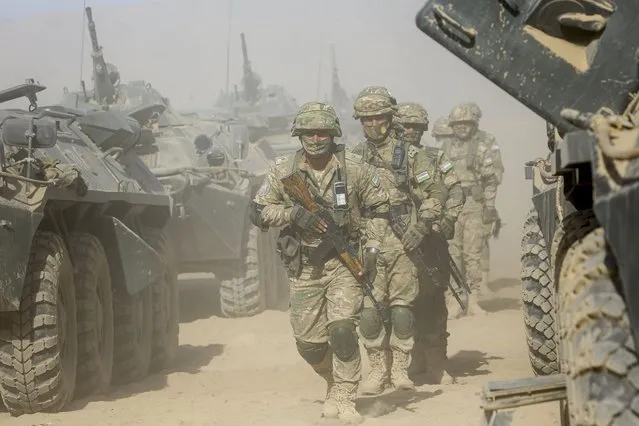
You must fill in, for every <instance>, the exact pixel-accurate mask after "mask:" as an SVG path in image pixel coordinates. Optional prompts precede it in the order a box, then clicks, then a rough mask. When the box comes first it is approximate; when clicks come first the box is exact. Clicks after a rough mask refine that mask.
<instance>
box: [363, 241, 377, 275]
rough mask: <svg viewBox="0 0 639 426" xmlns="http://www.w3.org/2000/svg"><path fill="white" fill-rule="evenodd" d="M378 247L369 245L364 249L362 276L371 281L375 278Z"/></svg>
mask: <svg viewBox="0 0 639 426" xmlns="http://www.w3.org/2000/svg"><path fill="white" fill-rule="evenodd" d="M378 253H379V249H377V248H372V247H369V248H367V249H365V250H364V265H363V266H364V276H365V277H366V278H367V279H368V280H369V281H370V282H371V283H372V282H375V278H377V254H378Z"/></svg>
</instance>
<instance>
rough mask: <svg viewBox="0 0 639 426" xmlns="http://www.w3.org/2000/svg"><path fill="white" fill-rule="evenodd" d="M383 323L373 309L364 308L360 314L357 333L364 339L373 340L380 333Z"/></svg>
mask: <svg viewBox="0 0 639 426" xmlns="http://www.w3.org/2000/svg"><path fill="white" fill-rule="evenodd" d="M383 325H384V321H382V318H381V317H380V315H379V312H377V309H375V308H364V309H362V313H361V314H360V320H359V332H360V333H362V337H364V338H365V339H369V340H373V339H376V338H377V336H379V333H381V332H382V327H383Z"/></svg>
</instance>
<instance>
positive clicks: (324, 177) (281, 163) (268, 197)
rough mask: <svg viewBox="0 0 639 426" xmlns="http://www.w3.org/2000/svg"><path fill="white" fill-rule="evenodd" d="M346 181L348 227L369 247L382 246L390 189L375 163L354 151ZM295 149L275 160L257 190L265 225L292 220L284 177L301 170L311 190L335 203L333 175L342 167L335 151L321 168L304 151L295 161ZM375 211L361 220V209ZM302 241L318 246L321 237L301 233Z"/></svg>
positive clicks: (291, 205)
mask: <svg viewBox="0 0 639 426" xmlns="http://www.w3.org/2000/svg"><path fill="white" fill-rule="evenodd" d="M345 157H346V161H345V162H346V182H347V185H346V187H347V200H348V205H349V209H348V212H347V214H346V218H345V219H346V227H347V228H348V229H347V231H348V233H349V235H350V236H352V237H354V238H358V239H363V240H364V241H365V242H366V247H377V248H379V247H380V245H381V242H382V240H383V237H384V233H385V229H386V227H387V226H388V221H387V220H386V219H385V218H381V216H385V215H387V214H388V193H387V192H386V191H385V190H384V188H383V187H382V186H381V184H380V179H379V177H378V175H377V173H376V171H375V169H374V168H373V167H369V166H366V165H361V164H356V163H355V162H354V161H353V158H352V155H350V154H349V153H346V155H345ZM297 158H298V157H297V156H296V153H293V154H290V155H288V156H286V157H280V158H277V159H276V160H275V164H274V165H273V166H272V167H271V168H270V169H269V172H268V174H267V177H266V179H265V180H264V183H263V184H262V186H261V187H260V189H259V190H258V192H257V194H256V196H255V199H254V201H255V202H256V203H257V204H261V205H263V206H264V208H263V210H262V213H261V215H262V221H263V223H264V224H265V225H266V226H270V227H277V226H284V225H288V224H290V223H291V222H290V212H291V208H292V207H293V205H294V203H293V201H292V200H291V199H290V198H289V196H288V195H287V194H286V193H285V192H284V187H283V185H282V182H281V181H280V179H281V178H283V177H284V176H286V175H288V174H289V173H291V172H293V171H294V170H296V169H297V170H300V171H301V172H302V173H303V174H304V175H305V177H306V183H307V185H308V186H309V188H310V189H311V191H313V192H315V193H316V194H319V195H321V197H322V199H323V200H324V201H325V203H326V204H328V205H332V204H333V197H334V194H333V185H332V184H333V177H334V175H335V174H336V173H337V170H338V168H340V167H341V165H340V162H339V160H338V158H337V156H336V155H333V157H332V158H331V160H330V161H329V163H328V165H327V166H326V168H325V169H324V170H322V171H315V170H313V169H311V168H310V167H309V166H308V164H307V163H306V160H305V157H304V156H303V155H301V156H299V162H298V163H297V164H296V159H297ZM364 210H366V211H369V210H370V211H374V212H376V213H378V215H379V216H380V218H377V219H374V220H370V221H368V220H367V221H362V220H361V216H362V214H361V213H362V211H364ZM301 239H302V243H303V244H304V245H307V246H317V245H318V244H319V243H320V239H319V238H317V236H316V235H312V234H309V233H304V232H302V233H301Z"/></svg>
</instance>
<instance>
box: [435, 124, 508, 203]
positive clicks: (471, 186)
mask: <svg viewBox="0 0 639 426" xmlns="http://www.w3.org/2000/svg"><path fill="white" fill-rule="evenodd" d="M493 146H497V145H496V142H495V138H494V137H493V136H492V135H490V134H488V133H486V132H484V131H481V130H479V131H477V132H476V133H475V134H474V135H473V137H472V138H471V139H470V140H468V141H462V140H459V139H457V138H455V137H452V138H450V139H449V140H446V141H445V143H444V145H443V146H442V150H443V151H444V153H445V154H446V155H447V156H448V158H450V160H451V161H452V162H453V163H454V164H455V172H456V174H457V177H458V178H459V180H460V182H461V186H462V188H463V190H464V195H465V196H466V205H467V209H468V208H471V209H475V207H476V208H477V209H481V208H483V207H484V206H485V207H495V198H496V196H497V186H498V185H499V183H500V182H501V177H502V174H503V167H502V165H501V156H500V155H498V156H496V154H495V152H497V154H499V150H498V149H497V150H496V151H495V150H494V149H493ZM471 200H472V201H471ZM469 201H470V204H469V203H468V202H469Z"/></svg>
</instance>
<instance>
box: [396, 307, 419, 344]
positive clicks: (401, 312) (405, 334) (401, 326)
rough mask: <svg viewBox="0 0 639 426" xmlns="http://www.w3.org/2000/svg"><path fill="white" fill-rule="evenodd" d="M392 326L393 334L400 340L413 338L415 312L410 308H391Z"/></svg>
mask: <svg viewBox="0 0 639 426" xmlns="http://www.w3.org/2000/svg"><path fill="white" fill-rule="evenodd" d="M391 324H392V325H393V334H395V336H397V337H398V338H400V339H408V338H410V337H413V335H414V332H415V318H414V316H413V311H412V310H411V308H409V307H408V306H393V307H391Z"/></svg>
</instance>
